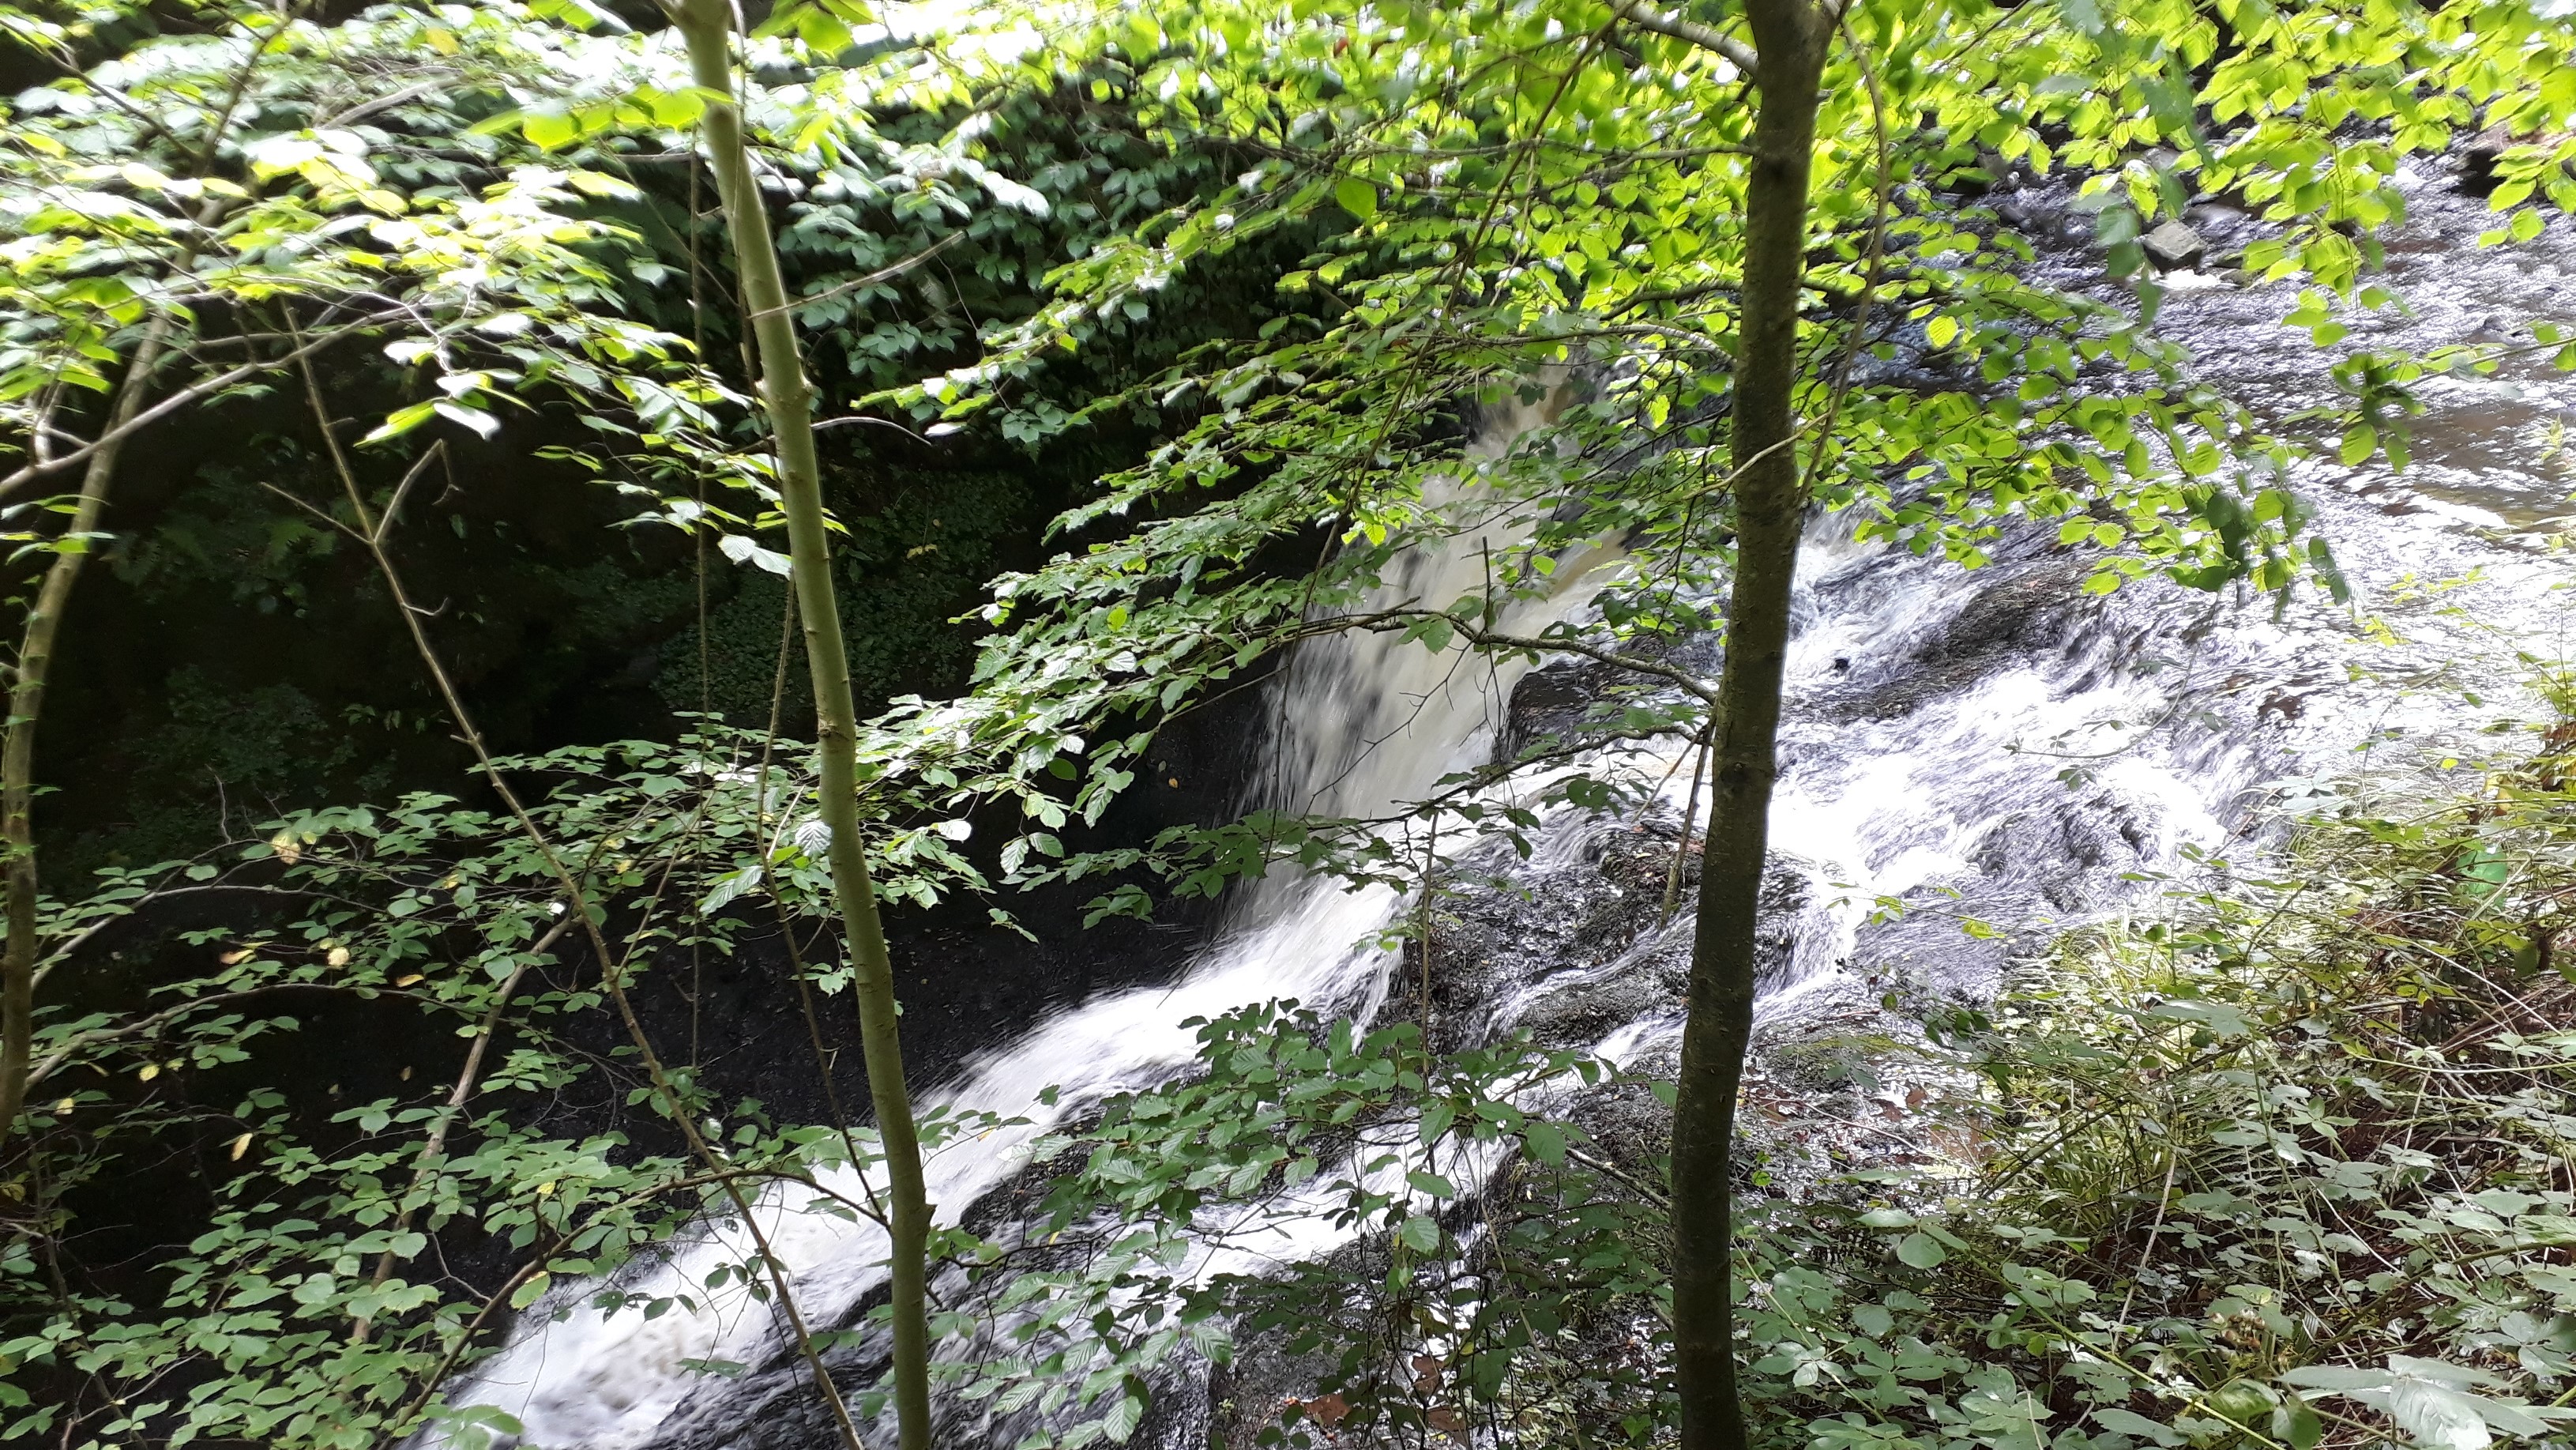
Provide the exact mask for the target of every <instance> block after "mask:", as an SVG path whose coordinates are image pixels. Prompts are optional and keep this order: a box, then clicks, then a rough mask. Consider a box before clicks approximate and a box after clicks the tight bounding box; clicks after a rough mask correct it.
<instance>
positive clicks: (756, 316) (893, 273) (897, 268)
mask: <svg viewBox="0 0 2576 1450" xmlns="http://www.w3.org/2000/svg"><path fill="white" fill-rule="evenodd" d="M964 240H966V234H965V233H964V232H950V233H949V234H948V235H946V236H944V237H941V238H940V239H939V240H938V241H935V242H933V243H931V244H930V245H929V246H928V247H925V248H923V249H922V250H920V251H918V252H915V253H913V254H912V255H911V256H909V257H906V258H904V259H903V260H902V261H900V262H896V263H893V264H892V265H890V266H884V267H879V268H878V269H877V270H875V271H873V272H870V273H869V274H868V275H866V276H864V277H853V278H851V279H850V280H849V281H847V282H844V283H842V284H841V285H840V286H838V287H834V288H832V289H830V290H829V291H824V292H817V293H815V294H814V295H813V296H811V297H794V298H790V299H788V300H787V301H786V302H785V303H783V304H781V305H780V306H777V307H772V308H769V309H768V310H766V311H762V312H755V313H753V314H751V320H752V321H754V322H757V321H759V320H760V319H761V318H764V317H770V316H774V315H776V314H778V313H781V312H794V311H795V310H796V309H797V308H799V307H811V306H813V305H814V304H815V303H817V302H829V301H831V300H832V299H833V298H835V297H838V296H840V295H841V294H842V293H844V292H855V291H857V290H858V289H860V288H862V287H873V286H875V285H876V284H877V283H879V282H891V281H893V280H894V279H895V278H897V277H900V276H902V275H903V274H904V273H906V272H909V271H911V270H912V269H913V268H915V267H918V266H920V265H921V264H922V263H924V262H927V261H929V260H930V259H931V258H933V257H936V256H938V255H939V254H940V253H942V252H944V251H947V250H948V249H949V248H950V247H953V246H955V245H957V244H958V243H959V242H962V241H964Z"/></svg>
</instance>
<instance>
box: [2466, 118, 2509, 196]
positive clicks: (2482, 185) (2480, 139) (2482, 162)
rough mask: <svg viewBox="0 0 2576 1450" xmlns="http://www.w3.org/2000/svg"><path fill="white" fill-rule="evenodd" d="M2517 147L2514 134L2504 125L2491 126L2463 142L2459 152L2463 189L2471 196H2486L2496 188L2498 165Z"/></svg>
mask: <svg viewBox="0 0 2576 1450" xmlns="http://www.w3.org/2000/svg"><path fill="white" fill-rule="evenodd" d="M2512 146H2513V133H2512V132H2510V131H2507V130H2506V129H2505V128H2504V127H2502V126H2489V127H2488V128H2487V129H2485V130H2483V131H2480V132H2479V133H2478V134H2477V135H2475V136H2472V137H2470V138H2469V139H2468V140H2467V141H2466V142H2464V143H2462V144H2461V146H2460V149H2459V153H2458V155H2459V168H2460V180H2459V188H2460V190H2461V191H2463V192H2466V193H2468V194H2469V195H2470V196H2485V195H2486V194H2487V193H2489V192H2491V191H2493V190H2495V189H2496V182H2497V180H2498V179H2499V178H2498V177H2497V176H2496V163H2497V162H2498V161H2501V160H2503V159H2504V153H2505V152H2506V151H2507V150H2509V149H2511V148H2512Z"/></svg>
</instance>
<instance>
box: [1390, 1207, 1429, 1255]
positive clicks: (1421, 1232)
mask: <svg viewBox="0 0 2576 1450" xmlns="http://www.w3.org/2000/svg"><path fill="white" fill-rule="evenodd" d="M1395 1237H1396V1240H1397V1241H1398V1242H1400V1243H1402V1244H1403V1245H1404V1246H1405V1247H1406V1248H1409V1249H1411V1250H1413V1251H1414V1252H1415V1253H1418V1254H1427V1253H1431V1252H1433V1251H1434V1250H1436V1249H1438V1248H1439V1247H1440V1223H1439V1220H1437V1219H1434V1218H1432V1217H1431V1216H1429V1215H1428V1214H1415V1215H1414V1216H1413V1217H1411V1218H1408V1219H1406V1220H1405V1221H1404V1222H1402V1223H1400V1224H1398V1225H1396V1228H1395Z"/></svg>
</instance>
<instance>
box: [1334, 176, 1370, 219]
mask: <svg viewBox="0 0 2576 1450" xmlns="http://www.w3.org/2000/svg"><path fill="white" fill-rule="evenodd" d="M1333 200H1335V201H1337V202H1340V203H1341V204H1342V210H1344V211H1346V212H1349V213H1350V214H1351V215H1353V216H1355V217H1358V218H1359V219H1360V220H1361V221H1364V222H1365V221H1370V220H1373V219H1375V217H1376V216H1377V188H1376V187H1374V186H1371V185H1369V184H1368V183H1367V182H1365V181H1362V180H1360V179H1359V178H1358V177H1356V176H1345V177H1343V178H1342V179H1341V180H1339V181H1337V182H1335V183H1333Z"/></svg>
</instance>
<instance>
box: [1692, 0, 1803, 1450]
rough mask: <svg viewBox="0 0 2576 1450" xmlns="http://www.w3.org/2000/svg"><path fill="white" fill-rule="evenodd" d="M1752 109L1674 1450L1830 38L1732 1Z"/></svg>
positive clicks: (1730, 1167)
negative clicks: (1731, 558)
mask: <svg viewBox="0 0 2576 1450" xmlns="http://www.w3.org/2000/svg"><path fill="white" fill-rule="evenodd" d="M1745 12H1746V18H1747V20H1748V21H1749V22H1750V23H1751V28H1752V31H1753V49H1754V53H1755V54H1754V59H1755V66H1754V70H1753V82H1754V86H1755V89H1756V91H1757V92H1758V94H1759V98H1760V99H1759V107H1760V109H1759V110H1758V112H1757V113H1756V116H1755V120H1754V127H1753V148H1752V150H1753V154H1752V158H1751V160H1750V162H1749V163H1748V175H1747V179H1746V184H1745V200H1744V226H1745V241H1744V283H1743V285H1744V302H1743V310H1742V313H1741V317H1740V321H1739V336H1740V338H1741V343H1740V347H1739V350H1738V353H1737V357H1736V373H1735V398H1734V412H1735V420H1734V439H1733V451H1734V460H1733V461H1734V465H1735V468H1736V482H1735V515H1736V516H1735V529H1736V545H1735V550H1736V554H1735V558H1736V563H1735V579H1734V588H1733V594H1732V597H1731V598H1730V600H1729V602H1728V605H1727V616H1726V664H1725V667H1724V672H1723V673H1722V674H1721V675H1720V677H1719V680H1718V699H1717V704H1716V713H1717V722H1716V729H1717V733H1716V741H1715V746H1714V749H1713V759H1712V765H1713V767H1714V771H1713V774H1712V777H1711V780H1710V790H1709V823H1708V828H1707V834H1706V837H1705V840H1706V846H1705V847H1704V850H1703V854H1702V856H1701V864H1700V884H1699V920H1698V923H1697V928H1696V933H1695V936H1694V938H1693V941H1692V949H1691V977H1690V1015H1689V1019H1688V1022H1687V1024H1686V1026H1685V1027H1684V1029H1683V1035H1682V1060H1681V1079H1680V1082H1679V1084H1678V1087H1679V1096H1678V1098H1677V1099H1676V1101H1675V1105H1674V1112H1673V1348H1674V1369H1675V1373H1676V1377H1677V1379H1678V1382H1679V1390H1680V1395H1681V1444H1682V1450H1743V1447H1744V1445H1745V1444H1746V1443H1747V1440H1746V1427H1745V1422H1744V1408H1743V1401H1742V1399H1741V1397H1740V1395H1739V1393H1738V1388H1737V1384H1736V1366H1735V1306H1734V1296H1733V1284H1732V1279H1733V1260H1734V1255H1733V1250H1734V1237H1735V1213H1734V1184H1733V1176H1734V1141H1735V1100H1736V1094H1737V1092H1738V1089H1739V1088H1740V1086H1741V1084H1742V1081H1743V1076H1744V1052H1745V1048H1746V1045H1747V1043H1748V1042H1749V1041H1750V1040H1751V1037H1752V1033H1753V997H1754V975H1753V974H1754V940H1755V938H1754V928H1755V926H1756V912H1757V911H1758V909H1759V903H1760V898H1761V893H1762V874H1763V866H1764V862H1765V859H1766V857H1767V856H1768V854H1769V849H1770V839H1769V837H1770V831H1769V825H1770V822H1769V814H1770V807H1771V786H1772V781H1773V778H1774V776H1775V774H1776V761H1775V744H1776V741H1777V739H1778V736H1779V729H1780V681H1781V674H1782V671H1783V669H1784V667H1785V665H1786V662H1787V658H1788V644H1789V594H1790V584H1791V581H1792V579H1793V577H1794V576H1795V574H1796V572H1797V564H1798V540H1799V535H1800V533H1801V532H1802V531H1803V529H1804V527H1805V523H1806V507H1807V498H1806V489H1805V486H1804V481H1803V480H1802V479H1801V477H1800V475H1799V468H1798V455H1797V449H1796V445H1795V440H1796V436H1797V418H1796V406H1795V394H1796V389H1797V384H1798V381H1799V367H1798V303H1799V291H1800V286H1801V283H1802V279H1803V274H1804V272H1805V255H1806V232H1807V186H1808V174H1809V171H1810V169H1811V163H1812V156H1813V152H1814V149H1815V134H1816V106H1817V96H1818V86H1819V83H1820V78H1821V75H1822V72H1823V66H1824V55H1825V46H1826V41H1827V38H1828V36H1829V34H1830V29H1829V24H1828V22H1827V20H1826V17H1825V16H1824V15H1823V13H1822V12H1821V11H1820V10H1819V9H1818V8H1817V7H1816V5H1815V4H1814V3H1812V0H1747V4H1746V6H1745Z"/></svg>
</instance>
